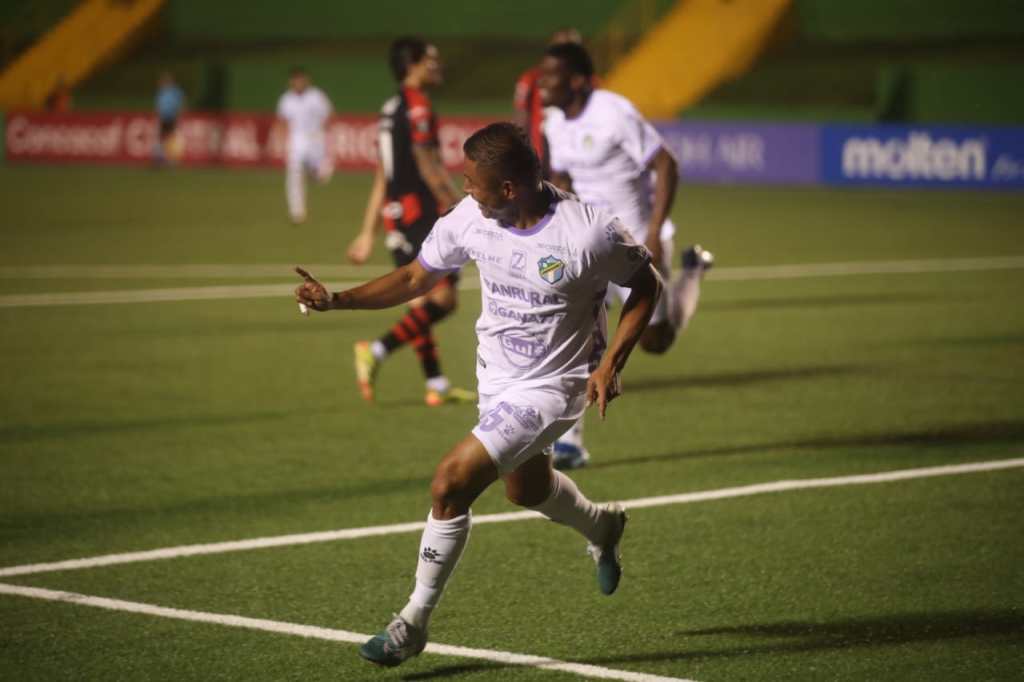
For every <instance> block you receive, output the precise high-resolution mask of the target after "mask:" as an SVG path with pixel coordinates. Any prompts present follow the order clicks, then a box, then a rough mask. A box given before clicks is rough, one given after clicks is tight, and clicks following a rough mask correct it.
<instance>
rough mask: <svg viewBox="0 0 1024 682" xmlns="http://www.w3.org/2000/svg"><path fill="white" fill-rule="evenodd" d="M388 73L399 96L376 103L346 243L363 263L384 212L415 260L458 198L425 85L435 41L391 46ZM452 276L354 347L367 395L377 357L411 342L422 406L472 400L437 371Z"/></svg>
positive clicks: (404, 253)
mask: <svg viewBox="0 0 1024 682" xmlns="http://www.w3.org/2000/svg"><path fill="white" fill-rule="evenodd" d="M389 63H390V66H391V72H392V74H393V75H394V77H395V80H396V81H397V82H398V85H399V90H398V94H396V95H394V96H393V97H391V98H390V99H388V100H387V101H386V102H385V103H384V106H383V108H382V109H381V119H380V129H379V140H378V144H379V147H378V159H379V161H378V164H377V172H376V175H375V177H374V181H373V188H372V189H371V190H370V198H369V200H368V201H367V204H366V212H365V214H364V215H363V225H362V229H361V230H360V231H359V234H358V235H357V236H356V238H355V239H354V240H353V241H352V243H351V244H350V245H349V247H348V258H349V260H351V261H352V262H353V263H365V262H366V260H367V259H368V258H369V257H370V254H371V253H372V251H373V241H374V234H375V232H376V230H377V225H378V223H379V222H380V220H381V218H383V222H384V228H385V230H386V232H387V237H386V240H385V244H386V246H387V248H388V249H390V251H391V255H392V257H393V259H394V262H395V265H396V266H402V265H406V264H408V263H410V262H412V261H413V260H415V258H416V256H417V254H419V252H420V246H421V245H422V244H423V240H424V239H425V238H426V236H427V234H428V233H429V232H430V229H431V228H432V227H433V225H434V221H436V220H437V219H438V217H439V216H440V215H441V214H442V213H444V212H445V211H447V210H448V209H450V208H451V207H452V206H454V205H455V204H456V202H458V201H459V199H461V198H462V193H461V192H459V191H458V189H456V187H455V184H454V183H453V182H452V179H451V177H450V176H449V175H448V171H447V170H446V169H445V167H444V164H443V163H442V160H441V150H440V146H439V142H438V136H437V117H436V116H435V115H434V111H433V108H432V107H431V104H430V98H429V97H428V96H427V93H426V90H428V89H430V88H434V87H436V86H438V85H441V83H442V82H443V80H444V76H443V73H442V69H441V57H440V54H439V53H438V50H437V47H435V46H434V45H431V44H429V43H427V42H426V41H424V40H423V39H421V38H418V37H405V38H400V39H398V40H396V41H395V42H394V43H392V45H391V49H390V54H389ZM457 281H458V276H457V275H456V274H454V273H453V274H450V275H448V276H446V277H443V278H441V279H440V280H439V281H438V282H437V285H436V286H435V287H434V288H433V289H431V290H430V291H429V292H426V294H425V295H423V296H419V297H417V298H415V299H413V300H412V301H409V311H408V312H407V313H406V314H405V316H404V317H402V319H400V320H399V321H398V322H397V323H396V324H395V326H394V327H392V328H391V329H390V330H389V331H387V332H386V333H385V334H384V335H382V336H381V337H380V338H378V339H377V340H375V341H372V342H369V341H360V342H358V343H356V345H355V368H356V380H357V381H358V382H359V389H360V391H361V392H362V395H363V398H364V399H366V400H373V399H374V383H375V382H376V379H377V373H378V371H379V370H380V366H381V363H382V362H383V361H384V359H385V358H387V357H388V355H390V354H391V353H393V352H394V351H395V350H397V349H398V348H400V347H401V346H403V345H405V344H406V343H409V344H412V347H413V348H414V349H415V350H416V355H417V356H418V357H419V360H420V365H421V366H422V368H423V374H424V375H425V377H426V397H425V401H426V403H427V405H430V406H432V407H436V406H438V405H442V404H444V403H446V402H469V401H473V400H476V394H475V393H473V392H471V391H466V390H463V389H461V388H456V387H453V386H452V385H451V383H450V382H449V381H448V378H447V377H446V376H445V375H444V374H443V373H442V372H441V362H440V359H439V357H438V354H437V344H436V343H435V341H434V335H433V332H432V327H433V326H434V325H435V324H437V323H438V322H440V321H441V320H443V319H444V318H445V317H447V316H448V315H450V314H451V312H452V311H453V310H455V306H456V303H457V300H458V299H457V296H456V289H455V285H456V283H457Z"/></svg>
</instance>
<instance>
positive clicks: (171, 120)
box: [153, 71, 185, 165]
mask: <svg viewBox="0 0 1024 682" xmlns="http://www.w3.org/2000/svg"><path fill="white" fill-rule="evenodd" d="M154 105H155V107H156V117H157V119H158V120H159V122H160V130H159V132H158V138H157V143H156V145H154V147H153V160H154V161H155V162H156V163H157V164H159V165H162V164H165V163H167V162H168V161H169V160H171V159H173V158H174V157H175V156H176V154H174V153H173V149H172V147H173V142H174V139H175V136H174V133H175V131H176V130H177V129H178V117H179V116H181V112H182V111H184V109H185V93H184V92H183V91H182V89H181V88H179V87H178V84H177V83H176V82H175V80H174V74H172V73H171V72H170V71H164V72H163V73H161V74H160V79H159V80H158V81H157V90H156V99H155V102H154Z"/></svg>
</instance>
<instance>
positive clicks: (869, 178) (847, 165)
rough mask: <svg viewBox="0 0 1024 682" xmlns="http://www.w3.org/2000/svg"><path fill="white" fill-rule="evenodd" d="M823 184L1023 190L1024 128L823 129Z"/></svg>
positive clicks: (879, 126) (861, 127)
mask: <svg viewBox="0 0 1024 682" xmlns="http://www.w3.org/2000/svg"><path fill="white" fill-rule="evenodd" d="M821 153H822V159H821V160H822V166H821V170H822V178H821V179H822V181H823V182H825V183H826V184H835V185H890V186H909V187H977V188H990V189H1024V128H973V127H960V126H904V125H873V126H864V125H859V126H840V125H827V126H824V127H823V128H822V141H821Z"/></svg>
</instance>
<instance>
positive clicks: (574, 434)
mask: <svg viewBox="0 0 1024 682" xmlns="http://www.w3.org/2000/svg"><path fill="white" fill-rule="evenodd" d="M558 442H559V443H567V444H568V445H575V446H576V447H578V448H582V447H583V417H580V418H579V419H577V420H576V423H575V424H573V425H572V426H571V427H570V428H569V430H568V431H566V432H565V433H563V434H562V435H561V436H560V437H559V438H558Z"/></svg>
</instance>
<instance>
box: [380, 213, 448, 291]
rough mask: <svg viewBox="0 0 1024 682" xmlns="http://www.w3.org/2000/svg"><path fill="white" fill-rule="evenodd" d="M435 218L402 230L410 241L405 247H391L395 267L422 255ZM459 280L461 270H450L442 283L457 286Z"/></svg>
mask: <svg viewBox="0 0 1024 682" xmlns="http://www.w3.org/2000/svg"><path fill="white" fill-rule="evenodd" d="M434 221H435V220H434V218H431V219H430V220H422V219H421V220H417V221H416V222H415V223H413V224H412V225H410V226H409V228H408V229H405V230H402V234H403V235H404V236H405V240H406V242H408V248H404V249H391V258H392V260H394V262H395V267H396V268H400V267H402V266H403V265H408V264H409V263H411V262H413V261H414V260H416V257H417V256H419V255H420V248H421V247H422V246H423V240H424V239H426V238H427V235H428V234H429V233H430V230H431V228H433V227H434ZM458 282H459V271H458V270H455V271H454V272H449V273H448V274H447V275H446V276H445V278H444V279H443V280H441V284H447V285H448V286H453V287H454V286H455V285H456V284H458Z"/></svg>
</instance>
